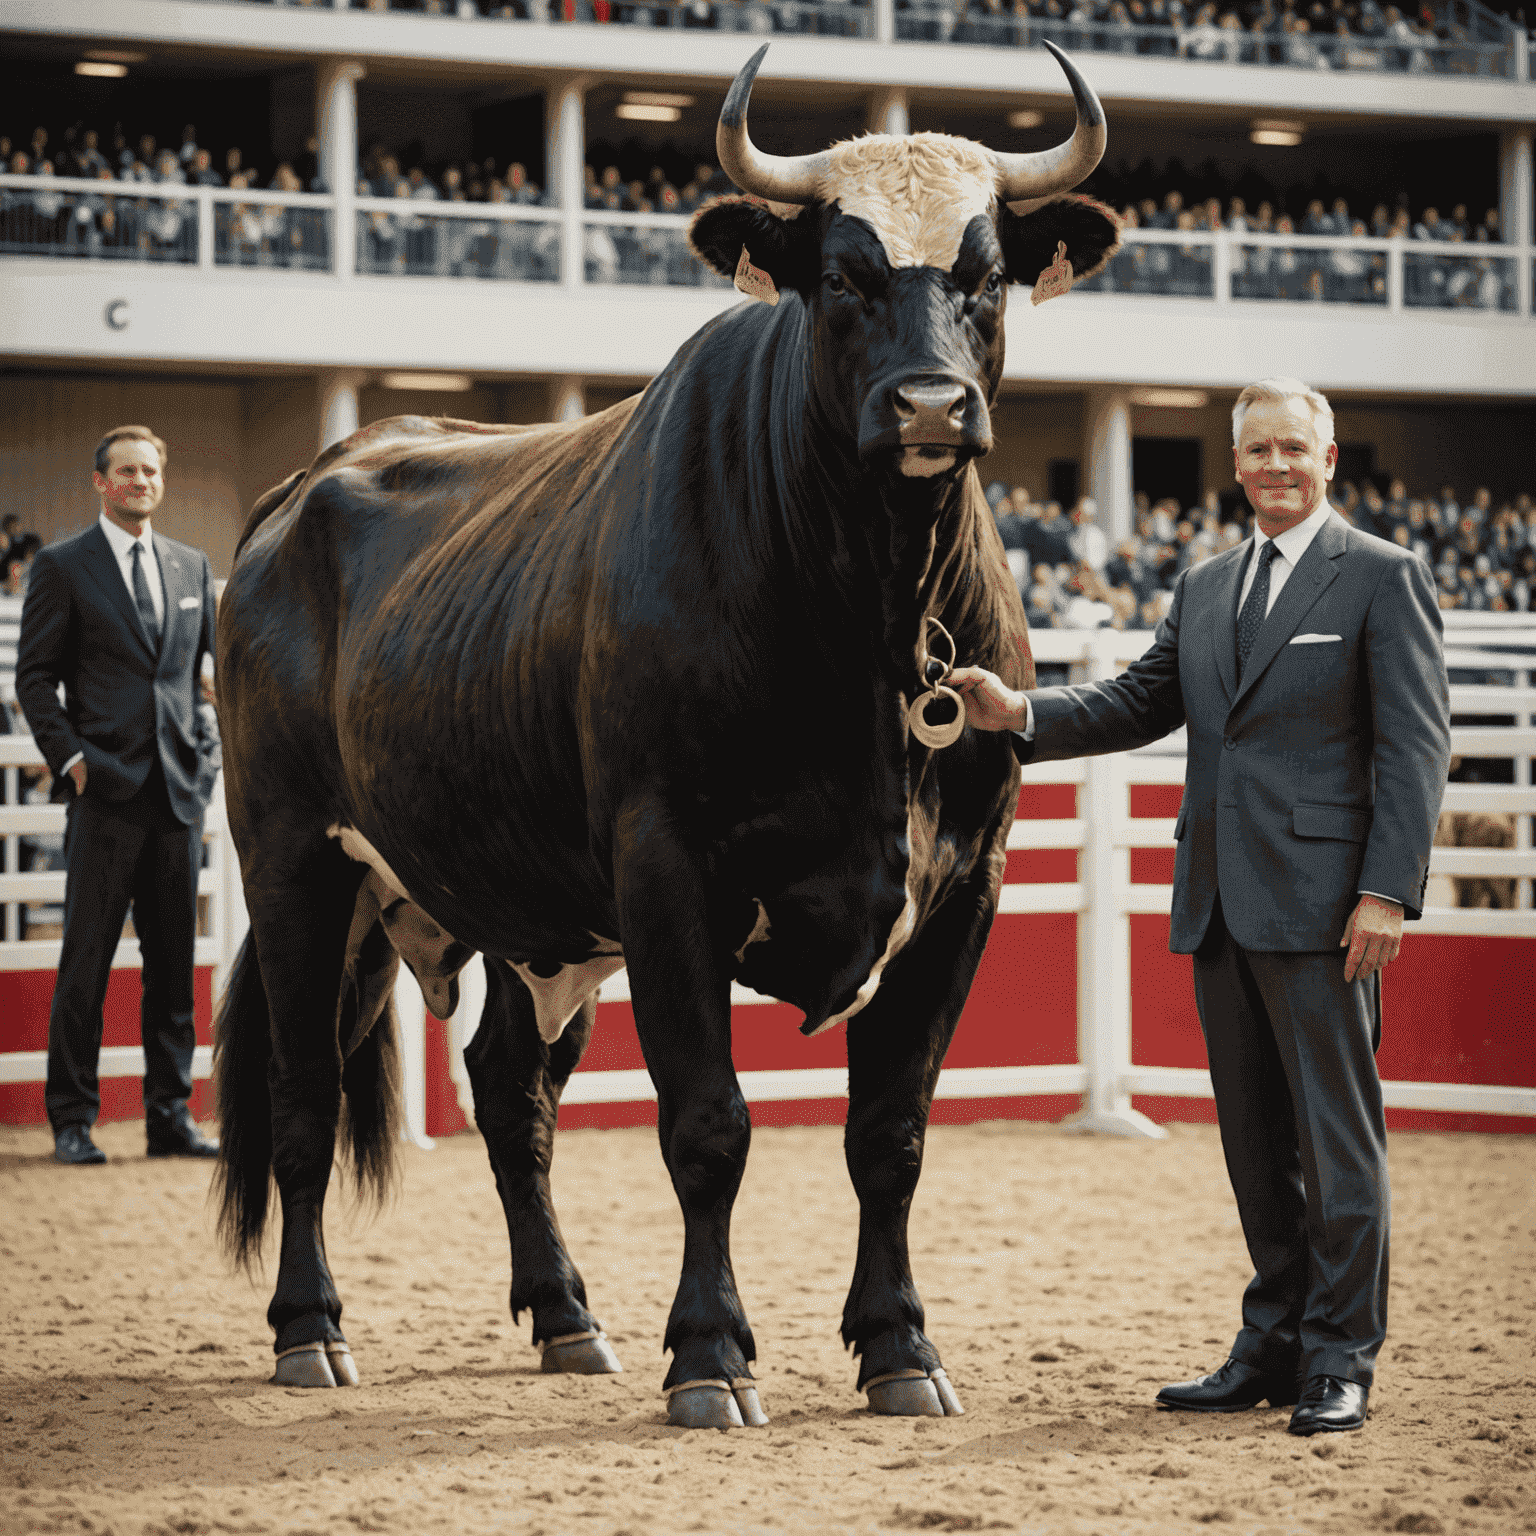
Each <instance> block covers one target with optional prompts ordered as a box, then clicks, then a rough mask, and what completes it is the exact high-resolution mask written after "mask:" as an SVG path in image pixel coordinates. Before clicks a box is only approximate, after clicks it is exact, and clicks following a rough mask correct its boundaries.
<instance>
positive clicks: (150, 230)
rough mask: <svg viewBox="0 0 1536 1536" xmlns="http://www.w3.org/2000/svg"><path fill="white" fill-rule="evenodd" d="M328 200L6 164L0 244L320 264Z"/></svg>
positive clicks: (110, 255) (3, 248) (179, 262)
mask: <svg viewBox="0 0 1536 1536" xmlns="http://www.w3.org/2000/svg"><path fill="white" fill-rule="evenodd" d="M333 208H334V199H332V198H330V197H327V196H323V195H321V194H319V193H311V192H278V191H275V190H273V191H267V190H258V189H257V188H255V187H250V188H245V189H240V188H235V189H231V188H229V187H192V186H182V185H179V184H176V183H172V182H143V181H115V180H95V181H92V180H85V179H82V178H80V177H75V176H15V175H12V174H10V173H9V172H6V173H4V174H0V254H5V255H13V256H15V255H24V256H53V257H65V258H77V259H81V260H93V261H139V262H151V263H166V264H170V265H173V266H195V267H200V268H203V269H205V270H206V269H212V268H214V267H288V268H297V269H300V270H307V271H323V270H326V269H328V268H329V267H330V266H331V254H330V246H331V218H332V212H333Z"/></svg>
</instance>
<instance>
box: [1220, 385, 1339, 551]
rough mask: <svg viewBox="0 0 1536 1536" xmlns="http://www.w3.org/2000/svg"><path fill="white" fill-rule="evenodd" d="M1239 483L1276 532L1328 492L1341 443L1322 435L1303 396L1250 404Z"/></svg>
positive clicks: (1241, 438) (1238, 453)
mask: <svg viewBox="0 0 1536 1536" xmlns="http://www.w3.org/2000/svg"><path fill="white" fill-rule="evenodd" d="M1233 458H1234V460H1235V461H1236V465H1237V478H1238V483H1239V484H1240V485H1241V486H1242V488H1243V490H1244V491H1246V492H1247V494H1248V500H1249V502H1250V503H1251V505H1252V506H1253V509H1254V511H1255V512H1256V513H1257V514H1258V517H1259V524H1260V526H1261V527H1262V528H1263V530H1264V532H1265V533H1266V534H1268V535H1269V536H1270V537H1271V538H1273V537H1274V536H1275V534H1276V533H1283V532H1284V531H1285V530H1286V529H1287V528H1292V527H1294V526H1295V525H1296V524H1297V523H1299V522H1301V521H1302V519H1303V518H1305V517H1307V516H1308V515H1309V514H1310V513H1312V512H1314V511H1315V510H1316V509H1317V507H1318V505H1319V504H1320V503H1321V502H1322V500H1323V497H1324V496H1325V495H1326V494H1327V486H1328V482H1329V481H1330V480H1332V479H1333V471H1334V466H1335V465H1336V464H1337V463H1338V460H1339V450H1338V445H1337V444H1335V443H1323V442H1321V441H1320V440H1319V438H1318V434H1317V427H1316V425H1315V424H1314V422H1313V420H1312V412H1311V410H1310V409H1309V408H1308V406H1307V403H1306V402H1305V401H1304V400H1302V399H1301V398H1300V397H1299V396H1297V397H1293V398H1292V399H1290V400H1260V401H1257V402H1256V403H1255V404H1253V405H1251V406H1250V407H1249V408H1248V413H1247V415H1246V416H1244V417H1243V425H1242V429H1241V431H1240V432H1239V434H1238V439H1237V446H1236V448H1235V449H1234V450H1233Z"/></svg>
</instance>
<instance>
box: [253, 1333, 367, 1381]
mask: <svg viewBox="0 0 1536 1536" xmlns="http://www.w3.org/2000/svg"><path fill="white" fill-rule="evenodd" d="M342 1347H343V1348H345V1347H346V1346H345V1345H343V1346H342ZM349 1363H350V1362H349ZM352 1378H353V1381H354V1382H355V1381H356V1380H357V1370H356V1368H355V1367H354V1368H353V1371H352ZM272 1383H273V1385H274V1386H279V1387H334V1386H335V1385H336V1373H335V1372H334V1371H333V1370H332V1369H331V1362H330V1360H329V1359H328V1358H327V1357H326V1347H325V1345H324V1344H321V1343H319V1342H316V1343H313V1344H295V1345H294V1347H293V1348H292V1349H285V1350H284V1351H283V1352H282V1354H280V1355H279V1356H278V1357H277V1369H276V1370H275V1371H273V1373H272Z"/></svg>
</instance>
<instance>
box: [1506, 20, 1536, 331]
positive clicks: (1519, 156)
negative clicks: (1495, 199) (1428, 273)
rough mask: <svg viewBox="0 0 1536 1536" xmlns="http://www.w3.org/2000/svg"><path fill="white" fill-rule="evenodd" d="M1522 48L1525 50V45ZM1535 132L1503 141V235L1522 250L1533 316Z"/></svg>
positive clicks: (1523, 302) (1525, 306) (1509, 132)
mask: <svg viewBox="0 0 1536 1536" xmlns="http://www.w3.org/2000/svg"><path fill="white" fill-rule="evenodd" d="M1521 46H1524V44H1523V41H1522V44H1521ZM1531 171H1532V165H1531V129H1530V128H1529V127H1528V126H1527V127H1522V128H1507V129H1505V131H1504V133H1503V135H1502V136H1501V137H1500V140H1499V234H1500V237H1501V238H1502V239H1503V241H1504V243H1505V244H1506V245H1518V246H1520V247H1521V252H1520V258H1519V261H1518V263H1517V264H1516V272H1517V282H1516V288H1517V290H1518V292H1519V295H1520V299H1519V306H1520V313H1521V314H1522V315H1528V314H1530V313H1531V249H1530V247H1531V242H1532V240H1533V239H1536V232H1533V231H1532V228H1531V201H1532V188H1531Z"/></svg>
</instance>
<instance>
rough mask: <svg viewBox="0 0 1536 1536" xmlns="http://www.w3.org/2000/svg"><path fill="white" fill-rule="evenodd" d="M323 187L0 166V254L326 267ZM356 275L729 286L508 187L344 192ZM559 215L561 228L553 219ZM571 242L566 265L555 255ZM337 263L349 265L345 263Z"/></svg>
mask: <svg viewBox="0 0 1536 1536" xmlns="http://www.w3.org/2000/svg"><path fill="white" fill-rule="evenodd" d="M337 202H338V199H336V198H332V197H328V196H319V195H314V194H310V193H301V192H286V193H285V192H257V191H254V190H253V191H233V192H232V191H230V190H229V189H228V188H224V187H176V188H174V189H171V188H168V187H160V186H149V185H138V184H135V183H125V182H106V181H99V182H98V181H75V180H69V179H66V178H63V177H57V178H54V177H37V176H11V175H0V255H11V256H47V257H55V258H58V257H62V258H68V259H79V260H88V259H95V260H111V261H140V262H145V263H160V264H169V265H175V266H181V267H202V268H208V269H223V268H230V267H263V268H273V269H278V268H286V269H288V270H300V271H310V272H332V271H333V270H334V262H333V249H332V234H331V232H332V227H333V224H334V221H335V220H336V218H337V217H338V215H337ZM347 216H350V217H351V218H352V220H353V221H354V225H355V240H354V245H353V250H352V261H351V264H350V271H351V272H356V273H358V274H359V275H362V276H365V277H426V278H481V279H495V280H500V281H504V282H521V283H557V282H560V281H562V275H563V274H570V275H568V276H565V277H564V279H563V280H564V281H566V282H577V283H580V282H586V283H590V284H598V285H605V284H620V285H627V286H642V287H659V288H717V289H718V288H727V287H729V286H730V285H729V283H728V281H727V280H726V279H725V278H723V277H720V276H719V275H718V274H716V273H715V272H713V271H711V270H709V269H708V268H707V267H705V266H704V265H703V264H702V263H701V262H700V261H699V260H698V258H697V257H695V256H694V254H693V253H692V251H691V250H690V249H689V247H688V224H689V216H688V215H687V214H661V213H649V214H639V213H610V212H608V211H606V210H599V209H590V208H588V209H581V210H578V211H577V212H576V213H575V215H574V216H569V217H568V215H567V213H566V211H565V210H563V209H560V208H550V207H545V206H529V205H523V204H517V203H450V202H433V201H417V200H416V199H407V198H375V197H356V198H348V199H345V209H344V211H343V214H342V217H343V219H345V217H347ZM568 232H569V233H568ZM567 238H571V239H572V240H578V239H579V241H580V244H581V253H580V262H579V266H576V267H574V268H573V267H572V266H571V265H570V264H568V263H567V262H566V261H565V259H564V242H565V240H566V239H567ZM338 275H350V273H343V274H338ZM1533 282H1536V275H1533V263H1532V253H1531V251H1530V250H1529V249H1528V248H1523V247H1520V246H1512V245H1479V244H1459V243H1451V242H1445V243H1442V242H1439V241H1433V242H1430V241H1420V240H1379V239H1373V238H1367V237H1360V238H1355V237H1349V238H1344V237H1339V236H1330V235H1297V234H1282V235H1261V234H1254V233H1252V232H1250V231H1245V230H1150V229H1130V230H1126V231H1125V233H1124V235H1123V236H1122V244H1121V249H1120V251H1119V253H1118V254H1117V255H1116V256H1115V257H1114V258H1113V260H1111V261H1110V263H1109V265H1108V266H1107V267H1106V268H1105V269H1104V270H1103V271H1102V272H1100V273H1098V274H1097V275H1096V276H1095V277H1092V278H1089V279H1087V280H1086V281H1084V282H1081V283H1079V284H1078V285H1077V290H1076V291H1078V292H1081V293H1093V294H1117V295H1139V296H1152V297H1161V298H1176V299H1190V300H1196V301H1201V302H1204V303H1208V304H1217V305H1225V304H1230V303H1254V304H1262V305H1304V304H1324V305H1330V306H1337V307H1339V308H1343V309H1353V310H1356V311H1363V310H1371V311H1376V312H1400V311H1404V310H1430V309H1433V310H1454V311H1459V312H1463V313H1469V314H1482V315H1487V316H1490V317H1499V318H1501V319H1503V318H1508V317H1512V316H1524V317H1529V315H1530V314H1531V292H1532V285H1533Z"/></svg>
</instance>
